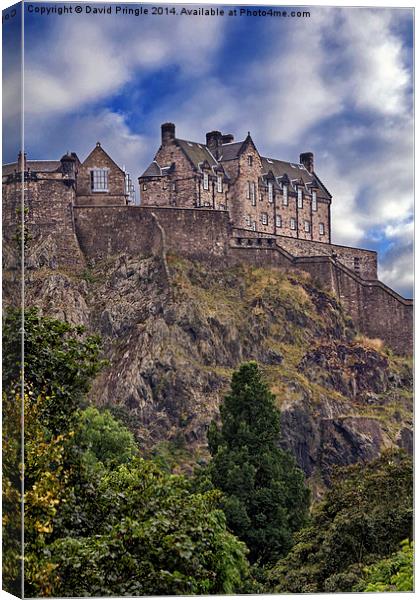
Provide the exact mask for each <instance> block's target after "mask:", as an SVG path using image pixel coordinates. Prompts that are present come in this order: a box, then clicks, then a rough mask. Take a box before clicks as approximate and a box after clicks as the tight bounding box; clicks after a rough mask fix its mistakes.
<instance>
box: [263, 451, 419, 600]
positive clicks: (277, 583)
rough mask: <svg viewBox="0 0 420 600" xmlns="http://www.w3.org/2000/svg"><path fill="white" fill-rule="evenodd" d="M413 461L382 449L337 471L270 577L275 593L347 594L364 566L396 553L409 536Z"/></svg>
mask: <svg viewBox="0 0 420 600" xmlns="http://www.w3.org/2000/svg"><path fill="white" fill-rule="evenodd" d="M412 504H413V490H412V460H411V458H410V457H409V456H408V455H407V454H406V453H405V452H404V451H402V450H397V451H395V450H394V451H386V452H384V453H383V455H382V456H381V457H380V458H379V459H377V460H375V461H372V462H371V463H368V464H367V465H361V464H357V465H354V466H352V467H348V468H346V469H342V470H339V471H338V472H337V474H336V477H335V478H334V480H333V484H332V488H331V489H330V490H329V491H328V492H327V494H326V496H325V499H324V500H323V501H322V502H321V503H319V504H318V505H316V506H315V507H314V510H313V512H312V515H311V522H310V524H309V526H308V527H306V528H304V529H302V530H301V531H299V533H298V534H297V535H296V536H295V544H294V546H293V548H292V550H291V552H290V553H289V555H288V556H287V557H286V558H285V559H283V560H281V561H280V562H279V563H278V564H277V565H276V567H275V568H274V569H272V571H271V573H270V576H269V583H268V585H269V588H270V589H274V591H277V592H289V593H303V592H312V593H313V592H338V591H339V592H348V591H352V589H353V588H354V586H356V585H357V584H358V582H360V580H361V578H362V577H363V569H364V567H365V566H366V565H369V564H371V563H373V562H376V561H378V560H379V559H380V558H381V557H388V556H390V554H392V553H393V552H395V551H396V550H397V549H398V547H399V543H400V540H402V539H405V538H411V530H412V511H413V506H412Z"/></svg>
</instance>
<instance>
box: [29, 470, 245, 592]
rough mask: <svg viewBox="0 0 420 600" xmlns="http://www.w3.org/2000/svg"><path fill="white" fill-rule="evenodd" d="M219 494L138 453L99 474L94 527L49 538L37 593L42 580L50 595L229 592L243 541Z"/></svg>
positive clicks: (238, 574)
mask: <svg viewBox="0 0 420 600" xmlns="http://www.w3.org/2000/svg"><path fill="white" fill-rule="evenodd" d="M219 500H220V498H219V493H218V492H216V491H211V492H208V493H205V494H191V493H190V491H189V487H188V484H187V480H186V479H185V478H184V477H182V476H173V475H169V474H166V473H163V472H162V471H160V470H159V469H158V467H157V466H156V465H154V464H153V463H151V462H149V461H145V460H142V459H136V460H134V461H133V462H132V463H131V464H130V465H122V466H120V467H119V468H118V469H116V470H114V471H112V472H109V473H106V474H105V475H104V476H103V478H102V480H101V482H100V484H99V487H98V491H97V495H96V504H95V510H96V511H97V513H98V514H97V519H96V523H97V525H96V527H95V534H94V535H90V536H86V537H81V536H79V537H77V538H71V537H67V538H64V539H60V540H57V541H56V542H54V544H52V545H51V547H50V548H49V553H51V556H53V557H54V562H55V565H56V567H55V569H54V571H52V572H51V577H50V578H49V580H48V581H45V582H44V583H43V584H40V588H39V590H38V593H39V594H40V595H44V585H51V586H52V590H53V594H54V595H55V596H69V595H73V596H86V595H87V596H103V595H119V596H121V595H132V596H134V595H135V596H137V595H152V594H153V595H157V594H162V595H164V594H187V593H189V594H208V593H232V592H233V591H234V590H235V588H236V587H237V586H238V585H239V583H240V581H241V579H242V578H244V577H245V576H246V572H247V561H246V559H245V546H244V545H243V544H242V543H241V542H239V541H238V540H237V539H236V538H235V537H234V536H233V535H232V534H230V533H229V532H228V531H227V530H226V524H225V517H224V515H223V512H222V511H221V510H219V509H218V508H217V504H218V502H219ZM48 561H49V557H48V555H47V554H46V555H45V559H44V562H46V563H48Z"/></svg>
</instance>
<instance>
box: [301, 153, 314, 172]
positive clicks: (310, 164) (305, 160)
mask: <svg viewBox="0 0 420 600" xmlns="http://www.w3.org/2000/svg"><path fill="white" fill-rule="evenodd" d="M300 164H301V165H303V166H304V167H305V168H306V169H307V170H308V171H309V173H313V172H314V155H313V153H312V152H304V153H303V154H301V155H300Z"/></svg>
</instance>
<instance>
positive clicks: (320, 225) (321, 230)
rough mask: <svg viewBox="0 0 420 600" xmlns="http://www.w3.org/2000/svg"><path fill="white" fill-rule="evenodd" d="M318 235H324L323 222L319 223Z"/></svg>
mask: <svg viewBox="0 0 420 600" xmlns="http://www.w3.org/2000/svg"><path fill="white" fill-rule="evenodd" d="M319 235H325V227H324V223H320V224H319Z"/></svg>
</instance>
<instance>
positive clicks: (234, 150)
mask: <svg viewBox="0 0 420 600" xmlns="http://www.w3.org/2000/svg"><path fill="white" fill-rule="evenodd" d="M242 144H243V141H242V142H232V143H230V144H222V146H221V148H220V151H221V156H220V161H221V162H225V161H226V160H235V158H238V156H239V151H240V149H241V148H242Z"/></svg>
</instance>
